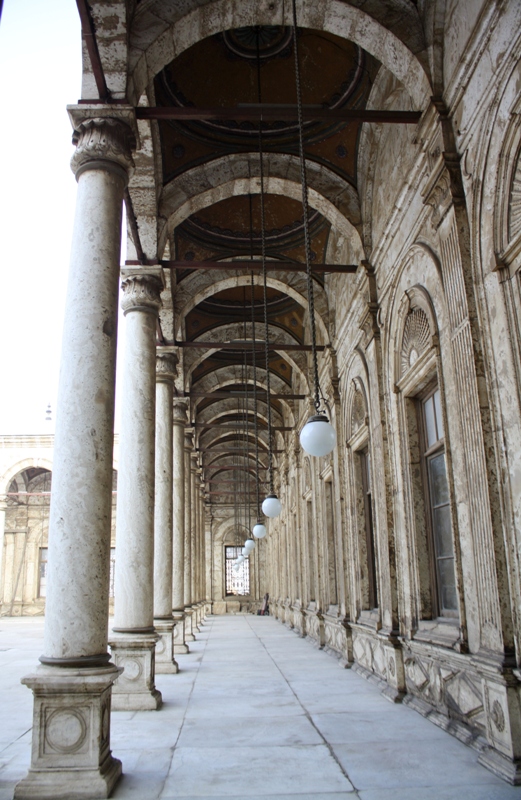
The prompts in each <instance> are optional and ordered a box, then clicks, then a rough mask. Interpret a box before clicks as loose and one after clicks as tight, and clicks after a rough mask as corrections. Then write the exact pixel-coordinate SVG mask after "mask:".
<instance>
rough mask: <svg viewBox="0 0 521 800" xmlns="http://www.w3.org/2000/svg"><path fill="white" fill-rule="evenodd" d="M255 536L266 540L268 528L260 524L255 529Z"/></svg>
mask: <svg viewBox="0 0 521 800" xmlns="http://www.w3.org/2000/svg"><path fill="white" fill-rule="evenodd" d="M253 535H254V536H255V538H256V539H264V537H265V536H266V526H265V525H262V524H261V523H260V522H258V523H257V524H256V525H254V527H253Z"/></svg>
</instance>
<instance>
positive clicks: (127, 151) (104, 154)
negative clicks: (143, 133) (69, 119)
mask: <svg viewBox="0 0 521 800" xmlns="http://www.w3.org/2000/svg"><path fill="white" fill-rule="evenodd" d="M72 143H73V144H75V145H76V152H75V153H74V155H73V157H72V159H71V168H72V171H73V172H74V174H75V175H76V180H78V178H79V177H80V175H81V173H82V172H85V170H87V169H105V170H109V171H112V172H116V173H117V174H118V175H121V176H122V177H123V178H124V180H125V182H127V181H128V177H129V174H130V173H131V172H132V171H133V169H134V162H133V160H132V150H133V149H134V148H135V146H136V139H135V136H134V134H133V132H132V129H131V128H130V127H129V126H128V125H126V124H125V123H124V122H122V121H121V120H118V119H112V118H111V117H93V118H92V119H86V120H84V121H83V122H81V123H80V124H79V125H78V127H77V128H75V130H74V133H73V135H72Z"/></svg>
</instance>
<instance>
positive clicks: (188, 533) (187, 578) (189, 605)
mask: <svg viewBox="0 0 521 800" xmlns="http://www.w3.org/2000/svg"><path fill="white" fill-rule="evenodd" d="M192 437H193V434H192V433H191V432H190V431H188V430H187V429H186V428H185V451H184V452H185V464H184V475H185V570H184V597H185V609H184V611H185V642H193V641H195V636H194V633H196V632H197V633H198V632H199V631H198V628H197V622H196V618H195V611H196V609H195V608H194V607H193V602H194V594H193V583H192V570H193V559H194V551H193V540H192V517H193V508H192V503H193V499H194V498H193V495H192V486H191V483H192V475H191V471H190V453H191V452H192Z"/></svg>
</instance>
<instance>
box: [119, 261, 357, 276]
mask: <svg viewBox="0 0 521 800" xmlns="http://www.w3.org/2000/svg"><path fill="white" fill-rule="evenodd" d="M159 263H160V264H161V266H162V267H165V268H166V269H176V270H185V269H219V270H231V271H234V270H238V269H247V270H249V271H250V272H251V271H254V272H255V271H256V272H260V271H261V270H262V262H261V261H249V260H246V259H240V260H239V259H238V260H237V261H160V262H159ZM152 265H153V264H152V261H151V260H149V261H148V266H152ZM125 266H127V267H143V266H147V264H143V263H142V262H141V261H131V260H129V261H125ZM357 269H358V264H311V272H317V273H318V272H339V273H342V274H346V275H353V274H354V273H355V272H356V271H357ZM266 270H267V272H305V271H306V265H305V264H302V263H298V262H296V261H266Z"/></svg>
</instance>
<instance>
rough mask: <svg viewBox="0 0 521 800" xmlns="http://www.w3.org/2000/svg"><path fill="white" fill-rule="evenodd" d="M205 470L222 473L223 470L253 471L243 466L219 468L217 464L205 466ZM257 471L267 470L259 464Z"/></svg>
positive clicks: (252, 468)
mask: <svg viewBox="0 0 521 800" xmlns="http://www.w3.org/2000/svg"><path fill="white" fill-rule="evenodd" d="M205 469H218V470H222V471H223V472H224V470H237V469H240V470H242V471H244V470H246V472H252V471H253V470H254V469H255V467H254V466H246V467H245V466H244V465H243V466H241V467H220V466H219V465H218V464H205ZM257 469H268V467H267V466H266V467H265V466H264V465H263V464H261V463H259V464H258V465H257Z"/></svg>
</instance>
